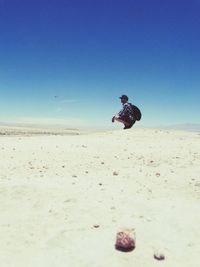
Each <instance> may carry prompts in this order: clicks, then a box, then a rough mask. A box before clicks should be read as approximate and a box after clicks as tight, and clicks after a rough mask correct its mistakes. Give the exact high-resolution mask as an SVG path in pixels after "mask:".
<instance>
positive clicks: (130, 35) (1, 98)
mask: <svg viewBox="0 0 200 267" xmlns="http://www.w3.org/2000/svg"><path fill="white" fill-rule="evenodd" d="M199 14H200V0H190V1H178V0H173V1H172V0H168V1H160V0H125V1H122V0H120V1H119V0H115V1H114V0H101V1H100V0H98V1H97V0H85V1H84V0H34V1H33V0H30V1H27V0H0V122H16V123H17V122H19V123H23V122H24V123H26V122H35V123H38V122H41V123H55V124H56V123H58V124H63V125H66V126H79V125H81V126H91V127H92V126H97V125H100V126H105V127H108V126H111V127H116V126H113V125H112V124H111V122H110V119H111V117H112V115H114V114H115V113H116V112H117V111H119V110H120V109H121V103H120V101H119V99H118V97H119V96H120V95H121V94H127V95H128V96H129V98H130V100H131V102H133V103H135V104H136V105H138V106H139V107H140V108H141V110H142V113H143V120H142V121H141V122H140V125H144V126H151V125H152V126H154V125H168V124H177V123H186V122H191V123H200V108H199V106H200V105H199V102H200V15H199Z"/></svg>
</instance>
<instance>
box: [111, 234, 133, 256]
mask: <svg viewBox="0 0 200 267" xmlns="http://www.w3.org/2000/svg"><path fill="white" fill-rule="evenodd" d="M115 248H116V249H117V250H120V251H123V252H129V251H132V250H134V249H135V231H134V229H125V230H123V231H121V232H118V233H117V236H116V243H115Z"/></svg>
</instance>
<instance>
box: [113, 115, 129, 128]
mask: <svg viewBox="0 0 200 267" xmlns="http://www.w3.org/2000/svg"><path fill="white" fill-rule="evenodd" d="M114 120H116V121H119V122H121V123H123V124H124V126H129V125H130V123H129V122H127V121H125V120H122V119H121V118H120V117H119V116H115V117H114Z"/></svg>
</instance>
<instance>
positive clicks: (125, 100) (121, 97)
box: [119, 95, 128, 104]
mask: <svg viewBox="0 0 200 267" xmlns="http://www.w3.org/2000/svg"><path fill="white" fill-rule="evenodd" d="M119 98H120V99H121V102H122V104H124V103H126V102H128V96H127V95H122V96H120V97H119Z"/></svg>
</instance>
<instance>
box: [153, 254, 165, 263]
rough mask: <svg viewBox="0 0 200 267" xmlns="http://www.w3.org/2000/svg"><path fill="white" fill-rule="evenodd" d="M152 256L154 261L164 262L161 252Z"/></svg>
mask: <svg viewBox="0 0 200 267" xmlns="http://www.w3.org/2000/svg"><path fill="white" fill-rule="evenodd" d="M153 256H154V259H156V260H158V261H162V260H165V255H164V254H163V253H161V252H155V253H154V255H153Z"/></svg>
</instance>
